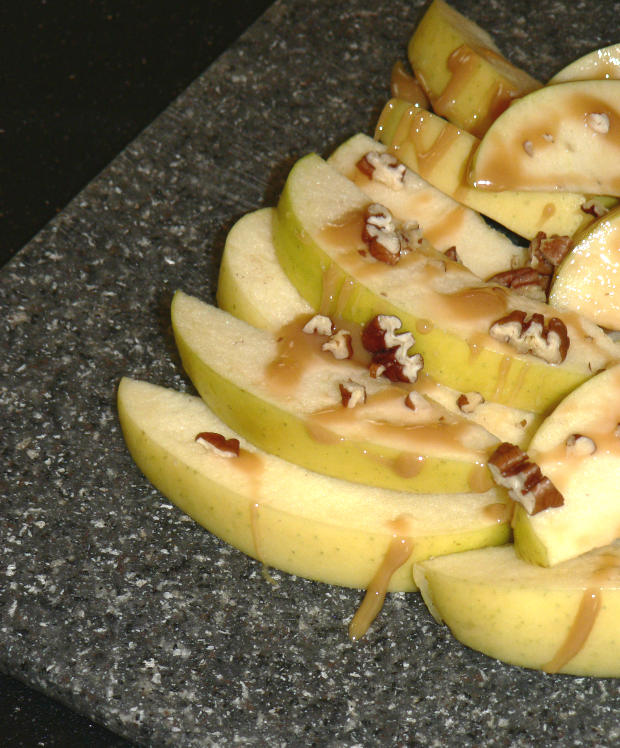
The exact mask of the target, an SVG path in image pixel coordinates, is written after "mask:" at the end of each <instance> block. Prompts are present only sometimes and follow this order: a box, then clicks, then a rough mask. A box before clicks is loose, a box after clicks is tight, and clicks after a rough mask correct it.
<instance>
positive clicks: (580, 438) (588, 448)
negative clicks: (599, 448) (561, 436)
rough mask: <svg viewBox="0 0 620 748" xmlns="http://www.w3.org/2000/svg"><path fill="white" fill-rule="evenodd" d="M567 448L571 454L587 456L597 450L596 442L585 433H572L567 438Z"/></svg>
mask: <svg viewBox="0 0 620 748" xmlns="http://www.w3.org/2000/svg"><path fill="white" fill-rule="evenodd" d="M566 449H567V451H568V453H569V454H571V455H576V456H578V457H587V456H588V455H593V454H594V453H595V452H596V444H595V443H594V440H593V439H590V437H589V436H584V435H583V434H571V435H570V436H569V437H568V439H567V440H566Z"/></svg>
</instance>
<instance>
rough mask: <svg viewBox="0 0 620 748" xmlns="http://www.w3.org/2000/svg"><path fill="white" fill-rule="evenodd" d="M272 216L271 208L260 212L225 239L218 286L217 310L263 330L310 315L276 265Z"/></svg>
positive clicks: (243, 220)
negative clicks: (228, 313) (219, 309)
mask: <svg viewBox="0 0 620 748" xmlns="http://www.w3.org/2000/svg"><path fill="white" fill-rule="evenodd" d="M274 216H275V210H274V209H273V208H262V209H261V210H257V211H254V212H253V213H248V214H247V215H245V216H243V217H242V218H240V219H239V220H238V221H237V222H236V223H235V225H234V226H233V227H232V229H231V230H230V231H229V232H228V236H227V237H226V244H225V246H224V254H223V255H222V262H221V264H220V271H219V276H218V286H217V303H218V305H219V306H220V308H222V309H225V310H226V311H227V312H230V314H233V315H234V316H235V317H238V318H239V319H243V320H245V321H246V322H247V323H248V324H250V325H252V326H253V327H259V328H261V329H263V330H277V329H278V328H280V327H282V326H283V325H285V324H287V323H289V322H292V321H293V320H294V319H295V318H296V317H299V316H301V315H304V314H305V315H310V314H311V313H312V309H311V307H310V305H309V304H308V302H306V301H305V300H304V299H302V297H301V296H300V295H299V293H298V292H297V290H296V289H295V287H294V286H293V285H292V284H291V283H290V282H289V280H288V278H287V277H286V275H285V273H284V271H283V270H282V268H281V267H280V265H279V263H278V262H277V261H276V257H275V250H274V248H273V231H272V226H273V220H274Z"/></svg>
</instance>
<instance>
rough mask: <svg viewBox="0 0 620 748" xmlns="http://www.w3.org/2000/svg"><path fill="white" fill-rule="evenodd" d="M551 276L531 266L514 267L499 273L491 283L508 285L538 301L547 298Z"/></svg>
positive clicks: (491, 279)
mask: <svg viewBox="0 0 620 748" xmlns="http://www.w3.org/2000/svg"><path fill="white" fill-rule="evenodd" d="M549 279H550V276H547V275H543V274H542V273H539V272H538V271H537V270H534V268H531V267H529V268H528V267H523V268H514V269H513V270H504V271H503V272H501V273H497V275H494V276H493V277H492V278H490V279H489V281H490V282H491V283H499V285H500V286H506V288H510V289H512V290H513V291H516V292H517V293H520V294H521V295H522V296H527V297H528V298H530V299H535V300H536V301H546V300H547V288H548V286H549Z"/></svg>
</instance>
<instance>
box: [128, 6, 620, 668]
mask: <svg viewBox="0 0 620 748" xmlns="http://www.w3.org/2000/svg"><path fill="white" fill-rule="evenodd" d="M619 53H620V45H615V46H614V47H611V48H606V49H602V50H597V51H595V52H592V53H591V54H589V55H587V56H586V57H584V58H582V59H580V60H578V61H577V62H575V63H573V64H572V65H570V66H569V67H567V68H565V69H564V70H563V71H561V72H560V73H558V74H557V75H555V76H554V78H552V79H551V80H550V81H549V82H548V83H547V84H546V85H543V84H541V83H540V82H539V81H537V80H534V79H533V78H531V77H530V76H529V75H528V74H527V73H525V72H524V71H522V70H519V69H518V68H516V67H514V66H513V65H511V64H510V63H509V62H508V61H507V60H506V59H505V58H504V57H502V55H501V53H500V52H499V51H498V49H497V47H496V45H495V44H494V42H493V40H492V39H491V37H490V36H489V35H488V34H487V33H486V32H485V31H483V30H482V29H480V28H479V27H478V26H476V25H475V24H474V23H472V22H471V21H469V20H467V19H466V18H464V17H463V16H462V15H460V14H459V13H458V12H457V11H455V10H454V9H452V8H451V7H450V6H448V5H446V4H445V3H444V2H443V1H442V0H435V1H434V2H433V3H432V4H431V5H430V6H429V7H428V9H427V11H426V13H425V15H424V16H423V17H422V20H421V21H420V24H419V26H418V27H417V29H416V30H415V32H414V34H413V37H412V38H411V41H410V44H409V49H408V56H409V61H410V63H411V68H412V70H411V71H410V70H408V69H407V68H406V66H405V65H404V64H403V63H402V62H396V64H395V66H394V69H393V74H392V81H391V88H392V95H393V96H394V97H395V98H393V99H391V100H390V101H389V102H388V103H387V104H386V106H385V108H384V110H383V112H382V113H381V116H380V119H379V122H378V125H377V130H376V133H375V138H371V137H369V136H367V135H364V134H359V135H356V136H355V137H353V138H351V139H350V140H349V141H347V142H346V143H344V144H343V145H342V146H341V147H340V148H338V149H337V150H336V152H335V153H333V154H332V155H331V156H330V158H329V159H327V161H325V160H323V159H322V158H320V157H319V156H317V155H315V154H310V155H308V156H306V157H304V158H302V159H301V160H300V161H299V162H298V163H297V164H296V165H295V166H294V167H293V169H292V170H291V172H290V175H289V176H288V179H287V181H286V184H285V187H284V189H283V192H282V195H281V197H280V200H279V202H278V205H277V207H275V208H274V209H263V210H260V211H257V212H255V213H251V214H249V215H246V216H244V217H243V218H242V219H241V220H240V221H239V222H238V223H237V224H236V225H235V226H234V228H233V229H232V230H231V231H230V234H229V236H228V238H227V242H226V246H225V251H224V256H223V260H222V265H221V269H220V276H219V286H218V304H219V308H216V307H213V306H210V305H209V304H206V303H203V302H202V301H199V300H198V299H196V298H192V297H190V296H187V295H185V294H184V293H182V292H180V291H179V292H178V293H177V294H176V296H175V298H174V301H173V305H172V323H173V328H174V333H175V338H176V343H177V346H178V350H179V353H180V356H181V359H182V362H183V366H184V368H185V371H186V372H187V374H188V376H189V377H190V379H191V380H192V382H193V383H194V385H195V387H196V390H197V391H198V392H199V394H200V396H201V397H200V398H196V397H192V396H189V395H186V394H180V393H176V392H172V391H169V390H165V389H162V388H160V387H156V386H154V385H150V384H147V383H143V382H138V381H135V380H131V379H123V380H122V381H121V384H120V387H119V392H118V406H119V414H120V420H121V424H122V428H123V432H124V435H125V439H126V441H127V445H128V447H129V450H130V452H131V454H132V456H133V458H134V460H135V461H136V463H137V464H138V466H139V467H140V468H141V469H142V471H143V472H144V474H145V475H146V476H147V477H148V478H149V480H150V481H152V483H153V484H154V485H155V486H156V487H158V488H159V489H160V490H161V491H162V492H163V493H164V494H165V495H166V496H168V497H169V498H170V499H171V500H172V501H174V502H175V503H176V504H177V505H178V506H179V507H180V508H181V509H183V510H184V511H185V512H187V513H188V514H190V515H191V516H192V517H193V518H194V519H196V521H197V522H199V523H200V524H201V525H203V526H204V527H206V528H208V529H209V530H210V531H211V532H213V533H215V534H216V535H218V536H219V537H220V538H223V539H224V540H225V541H227V542H229V543H231V544H232V545H234V546H236V547H237V548H239V549H241V550H242V551H243V552H245V553H247V554H249V555H250V556H253V557H254V558H256V559H258V560H259V561H260V562H262V563H264V564H265V565H268V566H273V567H277V568H278V569H282V570H284V571H287V572H291V573H294V574H298V575H301V576H304V577H308V578H311V579H315V580H320V581H323V582H327V583H329V584H336V585H347V586H351V587H357V588H360V589H364V590H366V591H367V592H366V595H365V597H364V599H363V601H362V604H361V605H360V607H359V609H358V611H357V612H356V614H355V616H354V617H353V619H352V621H351V625H350V632H349V633H350V636H351V637H352V638H354V639H357V638H359V637H361V636H363V635H364V634H365V633H366V631H367V629H368V628H369V626H370V625H371V623H372V621H373V619H374V617H375V616H376V615H377V614H378V612H379V610H380V606H381V603H382V600H383V598H384V596H385V593H386V592H387V591H390V590H399V591H414V590H416V589H419V590H420V591H421V593H422V595H423V597H424V600H425V601H426V603H427V605H428V607H429V608H430V610H431V612H432V613H433V615H434V616H435V617H436V619H437V620H438V621H444V622H445V623H446V624H447V625H448V626H449V627H450V629H451V630H452V631H453V633H454V635H455V636H456V637H457V638H458V639H459V640H460V641H462V642H464V643H465V644H467V645H469V646H470V647H473V648H475V649H479V650H481V651H482V652H485V653H487V654H488V655H490V656H492V657H496V658H499V659H501V660H504V661H506V662H509V663H514V664H517V665H522V666H525V667H530V668H536V669H542V670H545V671H547V672H563V673H572V674H579V675H596V676H620V638H619V637H620V628H619V626H618V621H619V620H620V541H618V540H617V538H618V537H619V536H620V489H619V488H618V480H617V478H618V475H619V474H620V363H619V362H620V346H619V345H618V343H617V342H616V335H615V331H620V286H619V285H618V283H617V281H618V278H619V268H620V207H616V204H617V202H618V199H617V198H618V197H619V196H620V171H619V170H618V166H617V164H618V159H617V155H618V151H619V148H620V80H617V79H618V78H620V67H619V63H618V60H619V59H620V54H619ZM485 217H486V218H490V219H492V220H493V221H494V222H496V223H499V224H501V225H503V226H504V227H505V228H507V229H508V230H509V231H506V232H500V231H498V230H497V229H496V228H493V227H492V224H491V223H490V222H489V221H487V220H485ZM515 235H517V237H520V238H521V239H523V240H524V241H519V240H517V241H516V243H515V242H514V241H513V240H512V239H511V238H508V237H514V236H515ZM528 242H529V246H527V245H528Z"/></svg>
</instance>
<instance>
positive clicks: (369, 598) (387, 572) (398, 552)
mask: <svg viewBox="0 0 620 748" xmlns="http://www.w3.org/2000/svg"><path fill="white" fill-rule="evenodd" d="M392 525H393V527H394V533H393V535H392V540H391V541H390V544H389V546H388V549H387V552H386V554H385V556H384V557H383V560H382V562H381V565H380V566H379V568H378V569H377V571H376V573H375V575H374V577H373V578H372V580H371V582H370V584H369V585H368V588H367V589H366V594H365V595H364V599H363V600H362V602H361V604H360V606H359V608H358V609H357V611H356V612H355V615H354V616H353V619H352V620H351V623H350V624H349V638H350V639H351V640H352V641H359V639H361V638H362V637H363V636H364V635H365V634H366V632H367V631H368V629H369V628H370V626H371V624H372V622H373V621H374V620H375V618H376V617H377V616H378V615H379V613H380V612H381V608H382V607H383V603H384V601H385V596H386V594H387V588H388V585H389V583H390V579H391V578H392V575H393V574H394V572H395V571H396V570H397V569H399V568H400V567H401V566H402V565H403V564H404V563H406V562H407V561H408V560H409V558H410V557H411V554H412V552H413V540H412V539H411V538H408V537H406V536H405V535H404V534H403V533H404V532H406V529H404V527H403V525H404V518H399V519H397V520H396V521H395V522H393V523H392Z"/></svg>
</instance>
